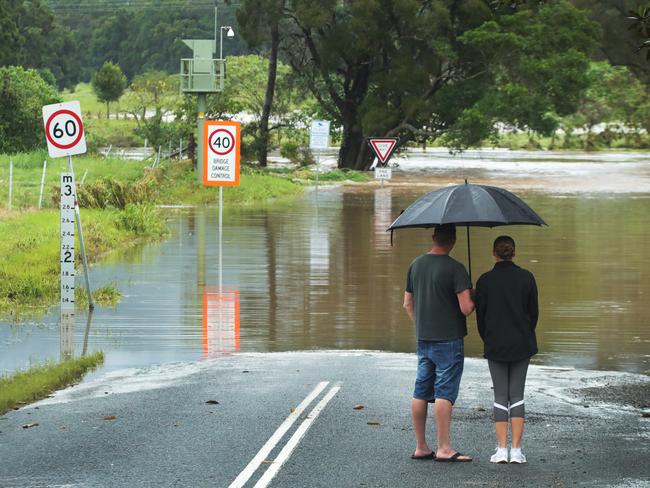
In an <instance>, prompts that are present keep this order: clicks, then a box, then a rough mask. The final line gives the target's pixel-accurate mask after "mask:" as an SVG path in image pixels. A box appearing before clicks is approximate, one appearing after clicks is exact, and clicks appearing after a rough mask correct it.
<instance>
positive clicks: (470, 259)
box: [467, 225, 472, 283]
mask: <svg viewBox="0 0 650 488" xmlns="http://www.w3.org/2000/svg"><path fill="white" fill-rule="evenodd" d="M467 263H468V266H469V282H470V283H472V251H471V246H470V240H469V225H468V226H467Z"/></svg>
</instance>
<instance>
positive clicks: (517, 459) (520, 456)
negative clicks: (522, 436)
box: [510, 447, 526, 464]
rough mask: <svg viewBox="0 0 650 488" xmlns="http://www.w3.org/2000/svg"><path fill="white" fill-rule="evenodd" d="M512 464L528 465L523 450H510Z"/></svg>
mask: <svg viewBox="0 0 650 488" xmlns="http://www.w3.org/2000/svg"><path fill="white" fill-rule="evenodd" d="M510 462H511V463H514V464H524V463H526V455H525V454H524V453H523V451H522V450H521V448H520V447H519V448H514V447H513V448H512V449H510Z"/></svg>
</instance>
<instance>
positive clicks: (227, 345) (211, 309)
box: [203, 288, 239, 357]
mask: <svg viewBox="0 0 650 488" xmlns="http://www.w3.org/2000/svg"><path fill="white" fill-rule="evenodd" d="M238 350H239V291H237V290H221V291H219V289H218V288H214V289H206V290H205V291H204V292H203V355H204V356H206V357H214V356H219V355H220V354H223V353H230V352H235V351H238Z"/></svg>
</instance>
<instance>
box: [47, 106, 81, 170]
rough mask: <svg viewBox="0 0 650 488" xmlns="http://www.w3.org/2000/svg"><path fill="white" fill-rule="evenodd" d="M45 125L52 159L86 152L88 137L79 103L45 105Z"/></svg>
mask: <svg viewBox="0 0 650 488" xmlns="http://www.w3.org/2000/svg"><path fill="white" fill-rule="evenodd" d="M43 125H44V127H45V138H46V139H47V152H48V154H49V155H50V157H51V158H61V157H65V156H74V155H76V154H84V153H85V152H86V150H87V149H86V135H85V133H84V124H83V121H82V120H81V105H80V104H79V102H78V101H72V102H65V103H54V104H52V105H44V106H43Z"/></svg>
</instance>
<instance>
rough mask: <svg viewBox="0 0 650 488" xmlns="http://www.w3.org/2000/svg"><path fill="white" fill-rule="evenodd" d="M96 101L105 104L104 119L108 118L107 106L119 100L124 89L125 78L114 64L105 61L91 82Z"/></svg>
mask: <svg viewBox="0 0 650 488" xmlns="http://www.w3.org/2000/svg"><path fill="white" fill-rule="evenodd" d="M92 85H93V91H94V92H95V95H96V96H97V100H99V101H100V102H105V103H106V118H107V119H108V118H109V115H110V111H109V104H110V103H111V102H115V101H117V100H119V99H120V97H121V96H122V94H123V93H124V89H125V88H126V76H124V73H122V70H121V69H120V67H119V66H118V65H116V64H113V63H111V62H110V61H106V62H105V63H104V64H103V65H102V67H101V68H100V70H99V71H98V72H97V73H95V76H93V80H92Z"/></svg>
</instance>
